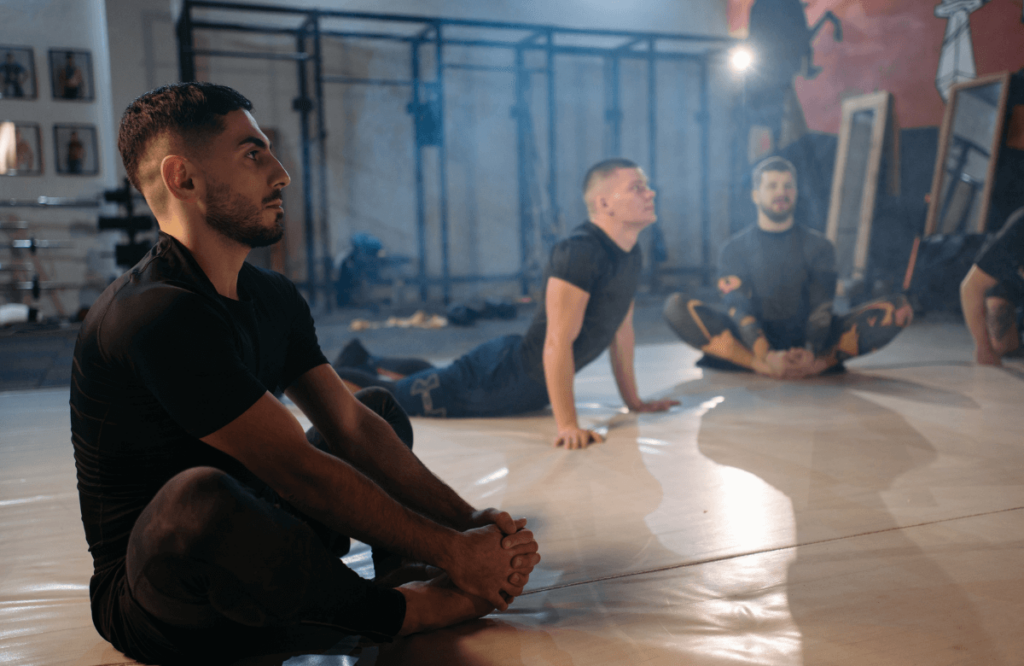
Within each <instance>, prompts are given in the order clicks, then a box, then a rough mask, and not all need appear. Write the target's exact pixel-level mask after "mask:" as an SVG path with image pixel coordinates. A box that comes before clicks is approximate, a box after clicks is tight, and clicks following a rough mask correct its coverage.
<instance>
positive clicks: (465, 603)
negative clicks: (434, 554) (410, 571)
mask: <svg viewBox="0 0 1024 666" xmlns="http://www.w3.org/2000/svg"><path fill="white" fill-rule="evenodd" d="M397 589H398V591H399V592H401V593H402V594H403V595H405V620H404V621H403V622H402V628H401V630H399V632H398V635H399V636H408V635H409V634H417V633H420V632H422V631H433V630H434V629H441V628H443V627H450V626H451V625H453V624H458V623H460V622H466V621H467V620H475V619H476V618H478V617H483V616H484V615H487V614H488V613H490V612H491V611H493V610H494V606H492V605H491V604H489V603H488V602H487V600H486V599H481V598H480V597H475V596H473V595H471V594H466V593H465V592H463V591H462V590H460V589H459V588H457V587H455V584H454V583H452V581H451V579H450V578H448V574H442V575H440V576H438V577H437V578H433V579H431V580H429V581H427V582H411V583H406V584H405V585H402V586H401V587H398V588H397Z"/></svg>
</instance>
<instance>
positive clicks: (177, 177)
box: [160, 155, 197, 201]
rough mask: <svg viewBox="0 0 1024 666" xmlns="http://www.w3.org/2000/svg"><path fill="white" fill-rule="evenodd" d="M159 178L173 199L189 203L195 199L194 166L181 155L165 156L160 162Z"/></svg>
mask: <svg viewBox="0 0 1024 666" xmlns="http://www.w3.org/2000/svg"><path fill="white" fill-rule="evenodd" d="M160 177H161V178H162V179H163V181H164V187H166V188H167V191H168V192H170V194H171V196H172V197H174V198H175V199H179V200H181V201H191V200H194V199H195V198H196V194H197V183H196V179H195V166H194V165H193V164H192V163H191V162H189V161H188V160H187V159H185V158H184V157H182V156H181V155H167V156H166V157H164V159H163V160H161V162H160Z"/></svg>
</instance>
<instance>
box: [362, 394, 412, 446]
mask: <svg viewBox="0 0 1024 666" xmlns="http://www.w3.org/2000/svg"><path fill="white" fill-rule="evenodd" d="M356 399H357V400H359V402H361V403H363V404H364V405H366V406H367V407H368V408H369V409H370V410H371V411H372V412H374V413H376V414H377V415H379V416H380V417H381V418H383V419H384V420H385V421H387V422H388V425H390V426H391V429H392V430H394V431H395V434H396V435H398V439H400V440H402V443H403V444H405V445H406V446H408V447H409V448H410V449H411V448H412V439H413V433H412V422H410V421H409V416H408V415H407V414H406V413H405V410H404V409H402V406H401V405H400V404H398V401H397V400H395V396H393V395H392V394H391V392H390V391H388V390H387V389H382V388H377V387H371V388H365V389H363V390H361V391H359V392H357V393H356Z"/></svg>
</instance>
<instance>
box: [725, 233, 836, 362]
mask: <svg viewBox="0 0 1024 666" xmlns="http://www.w3.org/2000/svg"><path fill="white" fill-rule="evenodd" d="M835 257H836V253H835V249H834V248H833V247H832V243H830V242H829V241H828V239H827V238H825V237H824V236H822V235H821V234H820V233H818V232H816V231H814V230H813V229H808V228H806V227H803V226H801V225H793V226H792V227H790V228H789V229H788V230H786V231H781V232H770V231H764V230H763V229H761V228H760V227H758V226H757V225H754V226H752V227H750V228H748V229H745V230H743V231H741V232H740V233H738V234H736V235H735V236H733V237H732V238H731V239H730V240H729V242H728V243H726V244H725V246H724V247H723V248H722V252H721V255H720V257H719V261H718V276H719V281H718V287H719V291H720V292H722V294H723V302H724V304H725V306H726V307H727V308H728V310H729V312H730V315H731V316H732V318H733V319H734V320H735V321H736V323H737V326H738V327H739V328H740V333H741V335H742V338H743V342H744V343H745V344H747V345H748V346H750V345H752V344H753V343H754V340H756V339H757V337H758V336H759V335H760V334H761V333H762V332H763V333H764V334H765V335H766V336H767V338H768V342H769V344H770V346H771V347H772V349H788V348H790V347H802V346H803V345H804V344H805V342H807V340H811V341H812V342H813V343H814V344H815V346H816V347H817V346H818V345H819V344H820V343H823V342H824V338H825V337H827V333H828V325H829V324H830V323H831V321H830V320H827V321H821V322H818V321H815V322H811V321H810V316H811V313H812V312H814V311H815V310H818V309H819V308H821V307H822V306H826V307H827V306H828V305H829V304H830V303H831V302H832V300H833V299H834V297H835V290H836V272H835V261H836V259H835Z"/></svg>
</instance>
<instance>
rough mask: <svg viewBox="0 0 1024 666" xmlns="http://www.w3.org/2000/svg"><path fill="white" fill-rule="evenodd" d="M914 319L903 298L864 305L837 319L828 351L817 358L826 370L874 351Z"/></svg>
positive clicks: (883, 299)
mask: <svg viewBox="0 0 1024 666" xmlns="http://www.w3.org/2000/svg"><path fill="white" fill-rule="evenodd" d="M913 318H914V311H913V308H912V307H911V306H910V303H909V302H908V301H907V297H906V296H904V295H903V294H894V295H891V296H887V297H884V298H879V299H877V300H874V301H871V302H869V303H864V304H862V305H859V306H857V307H856V308H854V310H853V311H852V312H850V313H849V314H847V315H845V316H843V317H837V318H836V319H835V323H834V331H835V332H834V333H833V336H832V337H833V339H834V342H832V343H831V344H830V345H829V347H828V348H827V349H826V350H825V351H824V352H822V353H820V354H819V356H820V357H823V358H825V359H826V360H827V362H828V365H829V367H832V366H834V365H837V364H839V363H841V362H843V361H845V360H847V359H850V358H854V357H857V356H863V355H864V354H870V353H871V352H874V351H878V350H879V349H881V348H882V347H884V346H885V345H887V344H889V343H890V342H892V341H893V339H894V338H895V337H896V336H897V335H899V333H900V331H902V330H903V329H904V328H906V327H907V326H908V325H909V324H910V322H911V321H912V320H913Z"/></svg>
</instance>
